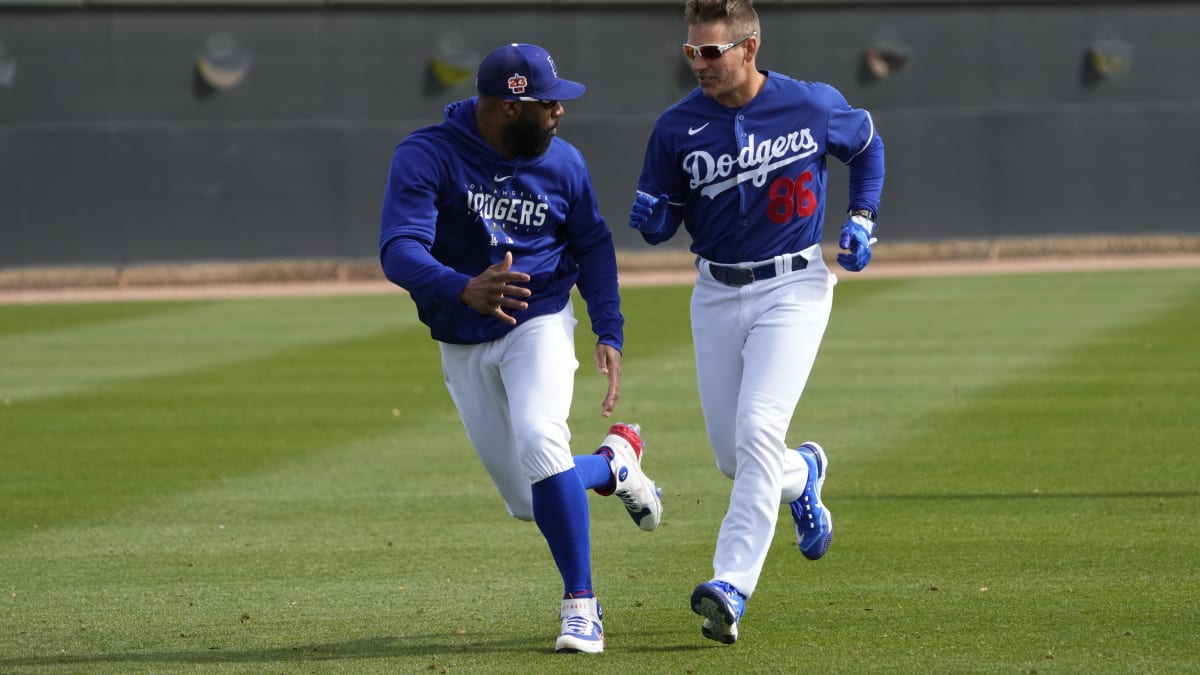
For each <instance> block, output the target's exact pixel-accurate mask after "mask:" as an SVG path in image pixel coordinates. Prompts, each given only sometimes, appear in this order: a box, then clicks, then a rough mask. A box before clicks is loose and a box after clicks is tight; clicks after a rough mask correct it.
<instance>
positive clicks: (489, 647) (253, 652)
mask: <svg viewBox="0 0 1200 675" xmlns="http://www.w3.org/2000/svg"><path fill="white" fill-rule="evenodd" d="M550 644H551V643H549V642H548V638H546V637H545V636H537V637H533V636H531V637H525V638H507V639H490V640H489V639H484V640H476V639H471V638H468V637H466V636H457V635H456V636H448V635H445V634H442V635H411V636H405V637H399V636H384V637H367V638H360V639H357V640H346V641H344V642H329V643H324V644H308V645H295V646H292V647H277V648H274V649H228V648H225V647H221V646H211V647H207V648H197V649H190V650H178V651H160V652H122V653H113V654H55V655H52V656H31V657H26V658H6V659H0V671H4V670H5V669H7V668H16V667H39V666H41V667H45V666H72V665H88V664H92V665H95V664H104V663H110V664H122V663H124V664H151V663H168V664H169V663H177V664H195V665H204V664H219V663H278V662H312V661H338V660H351V659H380V658H420V657H425V658H433V657H453V656H455V655H468V654H480V655H482V654H504V653H544V654H553V653H554V649H553V648H552V647H551V646H550ZM704 646H705V645H683V644H680V645H659V646H657V647H653V648H650V649H645V650H642V649H637V648H632V649H629V648H627V649H625V650H624V651H628V652H637V651H647V652H649V651H656V652H665V651H691V650H693V649H698V648H702V647H704Z"/></svg>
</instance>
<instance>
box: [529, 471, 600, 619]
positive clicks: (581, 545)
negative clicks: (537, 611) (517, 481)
mask: <svg viewBox="0 0 1200 675" xmlns="http://www.w3.org/2000/svg"><path fill="white" fill-rule="evenodd" d="M533 520H534V522H536V523H537V526H538V529H540V530H541V531H542V536H543V537H545V538H546V543H547V544H549V545H550V554H551V555H552V556H554V563H555V564H556V565H558V573H559V574H561V575H562V580H563V598H591V597H595V595H594V594H593V592H592V543H591V527H590V524H589V521H588V502H587V492H585V491H584V489H583V483H581V482H580V480H579V472H578V471H576V470H575V469H569V470H567V471H564V472H562V473H560V474H556V475H553V476H551V477H549V478H547V479H545V480H540V481H538V482H536V483H534V484H533Z"/></svg>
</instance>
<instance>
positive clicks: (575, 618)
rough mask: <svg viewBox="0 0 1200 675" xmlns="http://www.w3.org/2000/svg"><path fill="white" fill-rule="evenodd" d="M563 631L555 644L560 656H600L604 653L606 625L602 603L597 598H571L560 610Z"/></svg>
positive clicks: (564, 602)
mask: <svg viewBox="0 0 1200 675" xmlns="http://www.w3.org/2000/svg"><path fill="white" fill-rule="evenodd" d="M558 616H559V618H560V619H562V631H561V632H560V633H559V636H558V640H557V641H556V642H555V643H554V651H556V652H558V653H559V654H574V653H580V652H582V653H584V654H599V653H600V652H602V651H604V625H603V624H602V622H601V616H602V615H601V612H600V601H599V600H597V599H596V598H569V599H566V600H563V601H562V606H561V607H560V608H559V610H558Z"/></svg>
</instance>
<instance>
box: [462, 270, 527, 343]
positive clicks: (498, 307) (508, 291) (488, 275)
mask: <svg viewBox="0 0 1200 675" xmlns="http://www.w3.org/2000/svg"><path fill="white" fill-rule="evenodd" d="M512 260H513V258H512V251H506V252H505V253H504V260H502V261H500V262H498V263H496V264H495V265H492V266H491V267H489V268H487V269H486V270H484V271H483V272H482V273H480V275H479V276H477V277H472V278H471V280H470V281H468V282H467V286H466V288H464V289H463V292H462V302H463V304H464V305H467V306H468V307H470V308H471V309H473V310H475V311H476V312H479V313H480V314H490V315H491V316H494V317H496V318H497V319H500V320H501V321H503V322H504V323H507V324H509V325H513V326H515V325H516V324H517V320H516V319H514V318H513V317H511V316H509V315H508V314H507V313H505V311H504V308H506V307H507V308H508V309H525V308H527V307H529V304H528V303H526V302H525V301H524V299H523V298H528V297H529V295H530V291H529V289H528V288H522V287H521V286H513V285H512V282H526V281H529V275H528V274H525V273H524V272H509V271H508V270H509V268H510V267H512Z"/></svg>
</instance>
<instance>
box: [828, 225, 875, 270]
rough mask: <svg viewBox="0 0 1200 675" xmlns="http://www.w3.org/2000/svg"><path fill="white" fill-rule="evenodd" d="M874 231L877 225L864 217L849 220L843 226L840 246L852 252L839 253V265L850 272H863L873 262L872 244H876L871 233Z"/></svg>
mask: <svg viewBox="0 0 1200 675" xmlns="http://www.w3.org/2000/svg"><path fill="white" fill-rule="evenodd" d="M874 230H875V223H873V222H871V221H870V220H868V219H867V218H865V217H863V216H850V217H849V218H847V219H846V224H845V225H843V226H842V238H841V240H840V241H839V242H838V246H839V247H841V248H843V249H845V250H848V251H850V252H849V253H839V254H838V257H837V261H838V264H839V265H841V266H842V267H844V268H846V270H847V271H850V272H859V271H862V268H864V267H866V266H867V263H869V262H871V244H874V243H875V239H874V238H872V237H871V233H872V232H873V231H874Z"/></svg>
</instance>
